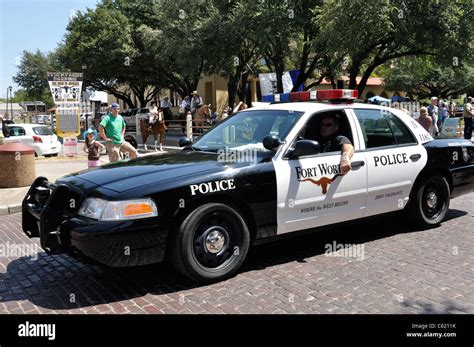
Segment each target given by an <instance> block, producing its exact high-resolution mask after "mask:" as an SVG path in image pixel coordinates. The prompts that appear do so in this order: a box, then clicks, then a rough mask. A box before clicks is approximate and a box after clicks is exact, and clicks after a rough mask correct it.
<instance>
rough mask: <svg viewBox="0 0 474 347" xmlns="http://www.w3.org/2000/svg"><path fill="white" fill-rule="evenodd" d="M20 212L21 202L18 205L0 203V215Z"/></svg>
mask: <svg viewBox="0 0 474 347" xmlns="http://www.w3.org/2000/svg"><path fill="white" fill-rule="evenodd" d="M19 212H21V204H18V205H0V216H6V215H9V214H14V213H19Z"/></svg>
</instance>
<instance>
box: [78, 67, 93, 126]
mask: <svg viewBox="0 0 474 347" xmlns="http://www.w3.org/2000/svg"><path fill="white" fill-rule="evenodd" d="M81 68H82V86H81V102H82V105H83V108H84V109H85V124H84V127H85V129H84V130H87V129H89V128H90V127H89V108H88V107H87V106H88V105H87V103H88V102H89V98H88V97H87V98H86V95H85V94H86V92H87V90H86V81H85V75H86V70H87V64H82V66H81ZM92 119H94V117H92Z"/></svg>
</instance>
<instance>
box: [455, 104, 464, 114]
mask: <svg viewBox="0 0 474 347" xmlns="http://www.w3.org/2000/svg"><path fill="white" fill-rule="evenodd" d="M462 115H463V107H462V106H458V107H456V109H455V110H454V117H462Z"/></svg>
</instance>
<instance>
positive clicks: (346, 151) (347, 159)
mask: <svg viewBox="0 0 474 347" xmlns="http://www.w3.org/2000/svg"><path fill="white" fill-rule="evenodd" d="M353 155H354V146H352V145H350V144H343V145H342V155H341V174H343V175H345V174H347V173H348V172H349V171H351V169H352V166H351V159H352V156H353Z"/></svg>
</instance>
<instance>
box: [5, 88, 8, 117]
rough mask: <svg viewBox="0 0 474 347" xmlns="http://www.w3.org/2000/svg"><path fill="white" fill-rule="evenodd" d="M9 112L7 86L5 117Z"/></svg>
mask: <svg viewBox="0 0 474 347" xmlns="http://www.w3.org/2000/svg"><path fill="white" fill-rule="evenodd" d="M7 114H8V88H7V99H6V100H5V118H6V117H7Z"/></svg>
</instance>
